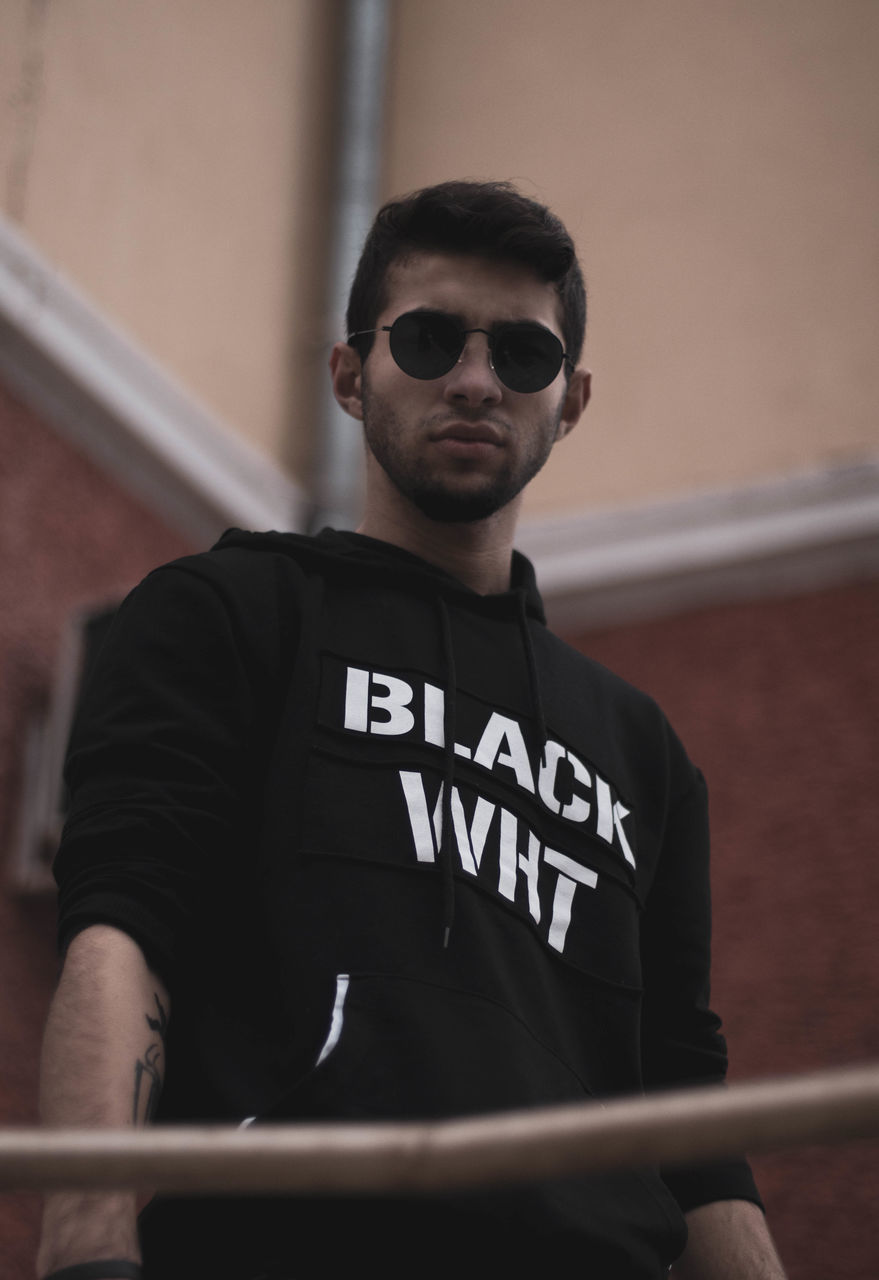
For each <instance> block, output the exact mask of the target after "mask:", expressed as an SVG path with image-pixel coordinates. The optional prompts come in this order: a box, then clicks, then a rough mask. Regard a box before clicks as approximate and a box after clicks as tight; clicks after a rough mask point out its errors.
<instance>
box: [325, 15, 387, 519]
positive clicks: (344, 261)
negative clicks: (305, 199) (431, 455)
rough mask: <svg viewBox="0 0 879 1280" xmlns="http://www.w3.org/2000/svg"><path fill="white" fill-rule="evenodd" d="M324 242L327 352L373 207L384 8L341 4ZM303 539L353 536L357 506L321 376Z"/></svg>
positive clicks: (347, 433)
mask: <svg viewBox="0 0 879 1280" xmlns="http://www.w3.org/2000/svg"><path fill="white" fill-rule="evenodd" d="M341 12H342V22H343V33H342V39H341V45H342V49H341V67H340V72H339V78H338V104H337V111H336V118H337V121H338V135H337V144H336V146H335V148H334V159H335V164H334V169H335V173H334V181H333V191H334V197H333V204H332V208H331V211H330V215H331V224H332V230H331V239H330V252H329V260H328V268H327V280H326V292H325V306H324V312H323V313H324V315H325V317H326V321H327V334H326V337H327V350H329V347H330V346H332V343H333V342H334V341H336V340H337V339H338V338H339V337H344V334H345V308H346V305H347V302H348V291H349V289H350V287H351V281H352V280H353V278H354V272H355V270H356V268H357V260H358V258H359V256H360V251H361V249H362V247H363V241H364V239H365V238H366V234H367V232H368V230H369V227H370V225H371V222H372V219H373V216H374V214H375V208H376V204H377V201H378V189H379V175H380V172H381V159H382V132H383V123H384V92H385V71H386V63H387V51H388V36H389V3H388V0H343V2H342V4H341ZM316 405H317V412H316V424H317V425H316V430H317V432H318V436H317V440H316V448H315V458H316V462H315V467H314V474H313V482H312V494H313V504H312V512H311V519H310V531H312V532H313V531H316V530H317V529H320V528H322V527H323V526H324V525H332V526H334V527H335V528H342V529H346V528H353V527H355V526H356V525H357V523H358V522H359V519H360V515H361V511H362V503H363V442H362V438H361V434H362V433H361V430H360V429H359V427H358V424H357V423H356V422H354V421H353V419H351V418H349V417H348V415H347V414H346V413H345V412H344V411H343V410H342V409H341V408H340V407H339V405H338V404H337V403H336V400H335V397H334V396H333V392H332V388H331V386H330V383H329V379H328V377H327V373H326V369H323V370H321V382H320V389H319V392H318V396H317V397H316Z"/></svg>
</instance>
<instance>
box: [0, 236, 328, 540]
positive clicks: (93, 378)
mask: <svg viewBox="0 0 879 1280" xmlns="http://www.w3.org/2000/svg"><path fill="white" fill-rule="evenodd" d="M0 375H2V376H3V378H4V379H5V380H6V381H7V383H8V384H9V386H10V387H11V388H12V389H13V390H14V391H15V392H16V393H17V394H18V395H20V396H21V398H22V399H23V400H24V401H25V402H26V403H27V404H29V405H30V406H31V407H32V408H33V409H34V410H35V411H36V412H37V413H39V414H40V415H41V416H43V417H45V418H46V420H47V421H48V422H50V423H51V424H52V425H53V426H54V427H56V428H57V429H58V430H59V431H61V432H62V433H63V434H65V435H67V436H68V437H69V438H71V439H72V440H73V442H74V443H75V444H76V445H77V446H78V447H80V448H81V449H82V450H83V452H85V453H87V454H88V455H89V456H90V457H92V458H93V459H94V460H95V461H97V462H98V464H99V465H101V466H102V467H104V468H106V470H108V471H109V472H110V473H111V474H112V475H113V476H114V477H115V478H116V479H117V480H118V481H119V482H120V483H121V484H123V485H124V486H126V487H127V488H128V489H129V490H130V491H132V492H134V493H135V494H137V496H138V497H139V498H141V499H142V500H143V501H145V502H146V503H147V504H148V506H149V507H150V508H151V509H152V510H153V511H155V512H156V514H157V515H159V516H160V517H162V518H163V519H165V520H166V521H167V522H168V523H169V524H171V525H172V526H173V527H175V528H178V529H179V530H180V531H181V532H182V533H184V534H185V535H186V536H187V537H191V538H193V539H194V540H195V541H196V542H197V543H205V542H210V541H213V540H214V539H215V538H216V536H217V535H218V533H220V532H222V530H223V529H225V528H226V527H227V526H229V525H239V526H241V527H243V528H246V529H272V528H279V529H294V528H299V527H301V526H302V523H303V520H304V507H305V503H304V498H303V495H302V492H301V490H300V489H299V488H298V487H297V485H296V484H295V483H294V482H293V481H292V480H290V479H289V477H287V476H286V475H285V474H284V473H283V472H282V470H281V469H280V467H278V466H277V465H276V464H275V463H274V462H272V461H271V460H270V459H269V458H267V457H265V456H264V455H263V454H261V453H259V452H258V451H257V450H256V449H255V448H254V447H253V446H252V445H250V444H248V443H247V442H246V441H245V440H244V439H242V438H241V437H240V436H239V435H237V434H236V433H235V432H234V431H233V430H232V429H231V428H230V427H229V426H227V425H225V424H224V423H222V422H220V421H219V420H218V418H217V417H216V416H215V415H214V414H212V413H211V412H210V411H209V410H208V409H206V408H205V407H204V406H203V405H201V404H199V403H198V402H197V401H196V400H195V399H194V398H193V396H192V395H190V394H189V393H188V392H187V391H185V390H184V389H183V388H182V387H181V386H180V385H179V384H178V383H176V382H175V381H174V380H173V379H172V378H171V377H170V376H169V375H168V374H167V372H165V371H164V370H163V369H162V368H160V367H159V365H158V364H157V363H156V362H154V361H153V360H151V359H150V358H149V357H148V356H147V355H146V354H145V353H144V352H143V351H142V350H141V349H140V348H139V347H138V346H137V345H136V344H135V343H134V342H133V341H132V340H130V339H129V338H127V337H126V336H125V335H124V334H123V333H122V332H121V331H120V330H119V328H118V327H117V326H115V325H114V324H113V323H112V322H111V321H110V320H108V319H107V318H106V317H104V316H102V315H101V314H100V313H99V312H98V311H97V310H96V308H95V307H94V306H92V304H91V303H89V302H88V301H87V299H86V298H85V297H83V296H82V295H81V294H80V293H79V292H78V291H77V290H76V288H75V287H74V286H73V285H72V284H71V283H70V282H69V281H68V280H65V279H64V277H63V276H62V275H61V273H60V272H58V271H57V270H56V269H55V268H54V267H53V266H52V265H51V263H49V262H48V261H47V260H46V259H45V258H44V257H43V256H42V254H41V253H40V252H39V251H38V250H37V249H36V248H35V247H34V246H33V245H31V244H30V243H29V242H28V241H27V240H26V238H25V237H24V236H23V235H22V234H21V232H20V231H19V230H17V229H16V228H15V227H14V226H13V225H12V224H11V223H10V222H9V220H8V219H6V218H3V217H2V216H0Z"/></svg>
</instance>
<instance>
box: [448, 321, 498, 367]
mask: <svg viewBox="0 0 879 1280" xmlns="http://www.w3.org/2000/svg"><path fill="white" fill-rule="evenodd" d="M474 333H483V334H485V354H486V355H487V356H488V367H489V369H491V371H492V373H495V367H494V353H493V351H492V349H491V334H490V333H489V331H488V329H462V330H461V350H460V353H459V355H458V359H457V360H456V361H455V364H456V365H458V364H463V363H464V357H465V356H466V355H467V349H468V347H470V348H471V350H472V345H471V338H472V336H473V334H474Z"/></svg>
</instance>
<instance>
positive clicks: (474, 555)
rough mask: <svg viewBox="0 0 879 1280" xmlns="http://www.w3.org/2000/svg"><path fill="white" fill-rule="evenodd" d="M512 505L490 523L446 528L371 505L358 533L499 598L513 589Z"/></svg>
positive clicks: (514, 514)
mask: <svg viewBox="0 0 879 1280" xmlns="http://www.w3.org/2000/svg"><path fill="white" fill-rule="evenodd" d="M513 505H514V504H510V508H504V510H503V511H499V512H497V513H496V514H495V515H494V516H490V517H489V518H488V519H486V520H475V521H472V522H467V523H462V524H456V523H448V524H446V523H444V522H440V521H437V520H430V519H428V518H427V517H426V516H424V515H422V514H421V512H418V511H414V512H413V513H409V512H400V511H394V512H382V511H380V510H375V509H374V508H373V509H370V505H369V504H367V513H366V516H365V517H364V519H363V522H362V524H361V525H360V527H359V529H358V530H357V532H358V533H362V534H365V535H366V536H367V537H369V538H378V539H379V540H380V541H381V542H389V543H391V544H392V545H393V546H396V547H402V549H403V550H404V551H410V552H411V553H412V554H413V555H416V556H420V557H421V559H422V560H426V561H427V562H428V563H429V564H435V565H436V566H437V567H438V568H440V569H444V570H445V571H446V573H450V574H451V575H452V577H454V578H458V579H459V581H461V582H463V583H464V584H465V586H468V587H470V588H471V590H473V591H476V592H477V593H478V594H479V595H483V596H485V595H495V594H496V593H498V592H501V591H507V590H508V589H509V586H510V563H511V559H512V553H513V536H514V533H515V526H516V512H515V511H514V510H512V509H511V508H512V507H513Z"/></svg>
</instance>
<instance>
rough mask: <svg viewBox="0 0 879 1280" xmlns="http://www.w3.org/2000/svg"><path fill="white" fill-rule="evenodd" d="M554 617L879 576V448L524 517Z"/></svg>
mask: <svg viewBox="0 0 879 1280" xmlns="http://www.w3.org/2000/svg"><path fill="white" fill-rule="evenodd" d="M519 545H520V547H521V549H522V550H523V551H524V552H525V554H526V555H528V556H529V557H530V558H531V559H532V560H533V562H534V566H535V569H536V570H537V578H538V582H539V583H540V588H541V591H542V592H543V596H544V600H545V603H546V607H547V614H548V616H549V617H550V620H551V622H552V623H553V625H555V626H566V627H572V626H581V627H582V626H607V625H612V624H614V623H616V622H619V621H624V620H627V619H634V618H638V617H650V616H655V615H657V614H663V613H673V612H677V611H679V610H682V609H687V608H695V607H703V606H706V605H711V604H719V603H723V602H724V601H727V600H735V599H744V598H748V597H754V596H759V595H768V594H788V593H790V592H793V591H809V590H816V589H820V588H821V587H824V586H830V585H834V584H836V583H838V582H845V581H852V580H855V579H858V578H866V577H870V578H874V577H879V457H876V458H867V459H865V460H863V461H861V462H858V463H853V464H852V465H850V466H844V467H832V468H828V469H826V470H823V471H810V472H803V473H800V474H797V475H791V476H787V477H784V478H783V479H775V480H771V481H762V482H759V483H755V484H751V485H748V486H743V487H741V488H735V489H732V488H730V489H726V490H718V491H716V492H713V493H702V494H698V495H696V496H688V497H680V498H677V499H672V500H668V501H665V502H659V503H651V504H649V505H646V506H640V507H631V508H621V509H620V508H618V509H614V510H607V511H596V512H590V513H587V514H582V513H572V514H571V515H570V516H567V517H562V518H558V519H552V520H542V521H537V520H534V521H530V522H525V523H523V524H522V526H521V529H520V537H519Z"/></svg>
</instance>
